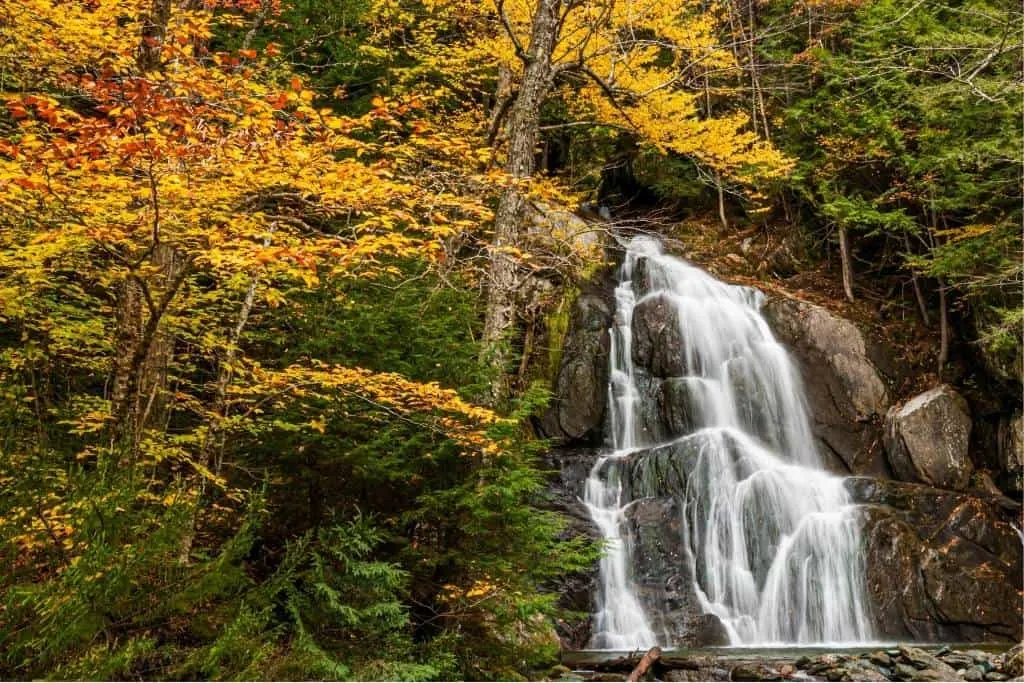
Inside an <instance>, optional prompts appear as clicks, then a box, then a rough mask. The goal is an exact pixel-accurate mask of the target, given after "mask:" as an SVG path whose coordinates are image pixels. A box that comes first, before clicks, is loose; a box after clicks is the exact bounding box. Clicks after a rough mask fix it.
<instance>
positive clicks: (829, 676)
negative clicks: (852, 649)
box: [825, 666, 853, 681]
mask: <svg viewBox="0 0 1024 683" xmlns="http://www.w3.org/2000/svg"><path fill="white" fill-rule="evenodd" d="M825 680H826V681H849V680H853V679H851V678H850V671H849V669H847V668H846V667H842V666H837V667H834V668H832V669H828V670H826V671H825Z"/></svg>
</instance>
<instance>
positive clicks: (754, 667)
mask: <svg viewBox="0 0 1024 683" xmlns="http://www.w3.org/2000/svg"><path fill="white" fill-rule="evenodd" d="M732 680H734V681H781V680H782V674H780V673H779V671H778V669H775V668H773V667H770V666H768V665H766V664H758V663H744V664H740V665H739V666H735V667H733V669H732ZM836 680H839V679H836Z"/></svg>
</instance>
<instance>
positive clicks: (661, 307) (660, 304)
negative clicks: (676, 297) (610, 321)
mask: <svg viewBox="0 0 1024 683" xmlns="http://www.w3.org/2000/svg"><path fill="white" fill-rule="evenodd" d="M632 336H633V362H634V363H635V364H636V365H638V366H640V367H641V368H644V369H645V370H647V371H648V372H650V374H651V375H653V376H655V377H676V376H680V375H685V374H688V373H687V372H686V364H685V360H684V358H683V332H682V328H681V327H680V323H679V316H678V312H677V311H676V307H675V306H673V305H672V304H671V302H670V301H669V299H668V296H667V295H665V294H653V295H651V296H648V297H644V298H643V299H641V300H640V302H639V303H638V304H637V305H636V307H635V308H634V309H633V321H632Z"/></svg>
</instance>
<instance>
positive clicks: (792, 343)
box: [762, 297, 895, 476]
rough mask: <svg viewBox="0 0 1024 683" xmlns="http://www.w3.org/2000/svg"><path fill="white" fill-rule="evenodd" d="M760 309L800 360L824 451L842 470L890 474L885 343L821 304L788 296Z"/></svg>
mask: <svg viewBox="0 0 1024 683" xmlns="http://www.w3.org/2000/svg"><path fill="white" fill-rule="evenodd" d="M762 313H763V314H764V316H765V319H766V320H767V321H768V324H769V326H770V327H771V328H772V331H773V332H774V334H775V336H776V337H777V338H778V339H779V341H780V342H781V343H782V344H784V345H785V346H786V347H787V349H788V350H789V351H790V353H791V354H792V355H793V357H794V359H795V360H796V362H797V366H798V367H799V369H800V371H801V375H802V376H803V378H804V385H805V386H804V388H805V391H806V394H807V401H808V406H809V408H810V411H811V418H812V429H813V430H814V434H815V436H816V437H817V438H818V441H819V445H820V447H821V448H820V450H821V451H822V455H824V456H826V458H827V459H829V456H832V457H831V458H830V460H832V462H830V465H831V466H832V468H833V469H836V470H838V471H840V473H852V474H875V475H882V476H885V475H888V474H889V470H888V466H887V463H886V461H885V456H884V454H883V452H882V449H881V428H880V426H881V421H882V417H883V416H884V415H885V412H886V410H887V409H888V408H889V404H890V398H889V391H888V381H887V378H886V377H885V376H883V374H882V373H881V372H880V370H879V364H882V365H884V366H887V367H889V366H894V365H895V364H894V363H891V362H889V359H888V355H890V354H889V352H888V350H887V349H885V348H884V347H882V346H881V345H879V344H875V343H873V342H872V341H870V340H869V338H868V337H867V335H866V334H865V333H864V332H863V331H862V330H861V329H860V328H858V327H857V326H856V325H855V324H854V323H852V322H850V321H849V320H846V319H844V318H841V317H839V316H837V315H834V314H832V313H831V312H829V311H828V310H826V309H825V308H822V307H821V306H816V305H814V304H810V303H807V302H803V301H797V300H795V299H790V298H785V297H775V298H772V299H769V300H767V301H766V302H765V304H764V305H763V306H762Z"/></svg>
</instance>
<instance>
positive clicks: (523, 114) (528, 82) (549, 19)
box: [483, 0, 561, 406]
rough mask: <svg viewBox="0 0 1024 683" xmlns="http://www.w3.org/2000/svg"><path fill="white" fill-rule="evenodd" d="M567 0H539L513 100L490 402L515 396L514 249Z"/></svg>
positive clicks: (496, 247)
mask: <svg viewBox="0 0 1024 683" xmlns="http://www.w3.org/2000/svg"><path fill="white" fill-rule="evenodd" d="M560 6H561V0H538V2H537V11H536V12H535V14H534V15H533V24H532V27H531V30H530V46H529V49H528V50H527V54H526V69H525V71H524V73H523V81H522V83H521V84H520V87H519V92H518V93H517V95H516V97H515V101H514V102H513V103H512V108H511V111H510V112H509V116H508V125H507V127H506V132H507V136H508V161H507V163H506V165H505V170H506V171H507V172H508V174H509V176H510V178H509V181H510V184H509V185H508V187H507V188H506V189H505V191H504V192H503V193H502V195H501V200H500V201H499V202H498V211H497V213H496V214H495V217H494V241H493V243H492V245H491V256H490V261H491V262H490V274H489V275H490V276H489V281H488V291H487V311H486V313H485V317H484V332H483V341H484V354H485V358H484V360H485V362H486V363H487V364H488V365H489V367H490V368H491V370H492V373H493V376H492V379H491V386H490V391H489V396H487V398H486V400H487V402H488V403H489V404H490V405H492V406H496V405H499V404H500V403H503V402H504V401H505V400H506V399H507V398H508V397H509V383H508V371H509V364H510V361H511V360H512V355H513V354H512V352H511V350H510V348H509V345H508V344H509V339H508V337H509V333H510V332H511V331H512V329H513V328H514V326H515V320H516V290H517V289H518V284H519V283H518V276H517V272H516V270H517V263H516V259H515V257H514V256H513V255H512V254H511V253H509V251H508V250H509V249H510V248H515V247H517V246H518V245H519V241H520V240H519V237H520V226H521V225H522V222H523V217H524V211H525V207H526V199H525V197H524V195H523V190H522V187H521V186H520V183H521V181H523V180H526V179H528V178H530V177H531V176H532V175H533V173H534V170H535V163H536V162H535V159H534V153H535V151H536V147H537V141H538V138H539V136H540V107H541V105H542V104H543V103H544V100H545V98H546V97H547V96H548V93H549V92H550V90H551V86H552V83H553V75H554V70H553V68H552V63H551V55H552V52H553V51H554V47H555V42H556V40H557V32H558V9H559V7H560Z"/></svg>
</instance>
